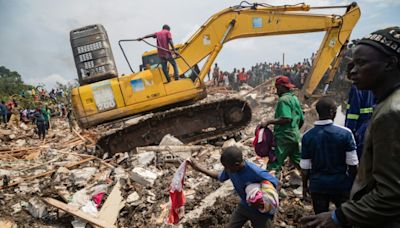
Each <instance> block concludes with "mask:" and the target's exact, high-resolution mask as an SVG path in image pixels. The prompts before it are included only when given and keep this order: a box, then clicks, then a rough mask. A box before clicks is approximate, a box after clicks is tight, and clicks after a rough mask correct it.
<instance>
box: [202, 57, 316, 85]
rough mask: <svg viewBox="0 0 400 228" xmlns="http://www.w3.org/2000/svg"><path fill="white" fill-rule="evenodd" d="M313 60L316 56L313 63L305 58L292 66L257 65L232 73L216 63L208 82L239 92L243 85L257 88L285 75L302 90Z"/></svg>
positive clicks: (275, 64) (265, 63)
mask: <svg viewBox="0 0 400 228" xmlns="http://www.w3.org/2000/svg"><path fill="white" fill-rule="evenodd" d="M313 58H314V54H313V55H312V57H311V61H310V60H309V59H308V58H305V59H303V61H302V62H298V63H295V64H292V65H289V64H281V63H280V62H274V63H267V62H264V63H257V64H256V65H254V66H252V67H251V68H250V69H248V70H246V69H245V68H244V67H243V68H241V69H236V68H234V69H233V71H232V72H228V71H223V70H221V69H220V67H219V66H218V63H215V64H214V68H213V69H212V78H210V74H208V80H209V81H211V85H212V86H230V87H231V88H233V89H234V90H239V87H240V86H241V85H242V84H243V83H246V84H248V85H250V86H252V87H255V86H257V85H260V84H261V83H263V82H265V81H266V80H268V79H270V78H272V77H275V76H279V75H284V76H287V77H289V78H290V80H291V81H292V83H293V84H294V85H296V87H297V88H302V87H303V84H304V82H305V80H306V78H307V76H308V75H309V73H310V69H311V62H312V60H313Z"/></svg>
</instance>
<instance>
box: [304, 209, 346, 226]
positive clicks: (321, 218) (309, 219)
mask: <svg viewBox="0 0 400 228" xmlns="http://www.w3.org/2000/svg"><path fill="white" fill-rule="evenodd" d="M331 216H332V212H323V213H320V214H317V215H310V216H306V217H303V218H301V219H300V223H302V224H303V226H304V227H316V228H322V227H324V228H337V227H340V226H338V225H337V224H335V223H334V222H333V220H332V218H331Z"/></svg>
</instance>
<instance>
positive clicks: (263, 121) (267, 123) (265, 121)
mask: <svg viewBox="0 0 400 228" xmlns="http://www.w3.org/2000/svg"><path fill="white" fill-rule="evenodd" d="M268 125H270V120H269V119H267V118H263V119H262V120H261V122H260V126H261V127H267V126H268Z"/></svg>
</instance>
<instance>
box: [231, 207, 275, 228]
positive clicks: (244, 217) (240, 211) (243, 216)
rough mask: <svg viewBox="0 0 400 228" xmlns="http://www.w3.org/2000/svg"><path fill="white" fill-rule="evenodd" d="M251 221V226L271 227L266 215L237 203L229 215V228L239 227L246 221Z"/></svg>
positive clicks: (256, 227) (258, 227) (255, 227)
mask: <svg viewBox="0 0 400 228" xmlns="http://www.w3.org/2000/svg"><path fill="white" fill-rule="evenodd" d="M249 220H250V222H251V225H252V226H253V228H272V227H273V224H272V221H271V219H270V218H268V217H267V216H265V215H263V214H260V213H254V212H252V211H249V210H248V209H247V208H246V207H245V206H243V205H241V204H239V205H238V206H237V208H236V210H235V211H234V212H233V214H232V216H231V220H230V221H229V225H228V226H227V227H229V228H240V227H242V226H243V225H244V224H245V223H246V222H247V221H249Z"/></svg>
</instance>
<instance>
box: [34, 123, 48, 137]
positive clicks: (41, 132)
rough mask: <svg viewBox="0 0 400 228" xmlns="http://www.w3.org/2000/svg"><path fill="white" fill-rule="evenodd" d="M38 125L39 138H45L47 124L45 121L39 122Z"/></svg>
mask: <svg viewBox="0 0 400 228" xmlns="http://www.w3.org/2000/svg"><path fill="white" fill-rule="evenodd" d="M36 126H37V128H38V135H39V139H44V137H45V136H46V125H45V123H44V122H37V123H36Z"/></svg>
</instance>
